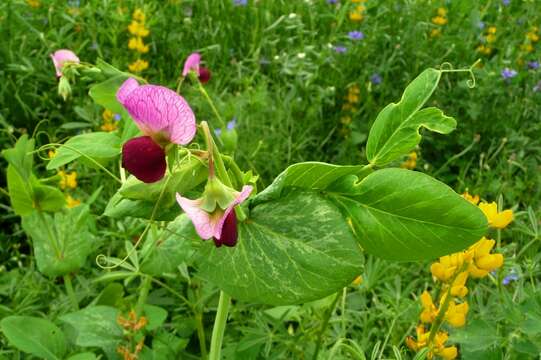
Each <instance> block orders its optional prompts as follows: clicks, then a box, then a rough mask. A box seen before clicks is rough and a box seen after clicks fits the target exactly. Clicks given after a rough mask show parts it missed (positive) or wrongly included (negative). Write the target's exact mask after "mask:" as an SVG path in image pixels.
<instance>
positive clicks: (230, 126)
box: [226, 116, 237, 130]
mask: <svg viewBox="0 0 541 360" xmlns="http://www.w3.org/2000/svg"><path fill="white" fill-rule="evenodd" d="M235 126H237V117H236V116H234V117H233V119H231V121H229V122H228V123H227V125H226V127H227V130H233V129H234V128H235Z"/></svg>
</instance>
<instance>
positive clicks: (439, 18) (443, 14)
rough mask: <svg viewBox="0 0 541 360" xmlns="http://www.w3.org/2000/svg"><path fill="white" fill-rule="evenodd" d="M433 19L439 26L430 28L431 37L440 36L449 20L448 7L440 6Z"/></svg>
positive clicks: (433, 22)
mask: <svg viewBox="0 0 541 360" xmlns="http://www.w3.org/2000/svg"><path fill="white" fill-rule="evenodd" d="M431 21H432V24H434V25H436V26H437V28H435V29H432V30H430V37H432V38H434V37H438V36H440V35H441V30H442V27H443V26H444V25H446V24H447V22H448V20H447V9H445V8H442V7H440V8H438V10H437V13H436V16H434V17H433V18H432V20H431Z"/></svg>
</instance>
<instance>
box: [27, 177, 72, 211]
mask: <svg viewBox="0 0 541 360" xmlns="http://www.w3.org/2000/svg"><path fill="white" fill-rule="evenodd" d="M32 193H33V198H34V207H35V208H36V209H38V210H40V211H50V212H55V211H59V210H61V209H63V208H64V206H65V205H66V198H65V197H64V194H63V193H62V191H60V190H59V189H58V188H55V187H53V186H49V185H42V184H40V183H39V181H38V180H37V179H32Z"/></svg>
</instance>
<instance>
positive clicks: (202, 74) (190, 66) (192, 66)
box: [182, 53, 211, 84]
mask: <svg viewBox="0 0 541 360" xmlns="http://www.w3.org/2000/svg"><path fill="white" fill-rule="evenodd" d="M192 70H193V71H195V73H196V74H197V76H198V78H199V81H201V83H202V84H206V83H207V82H208V81H209V80H210V76H211V75H210V70H209V69H208V68H206V67H204V66H201V54H199V53H191V54H190V55H189V56H188V57H187V58H186V61H185V62H184V69H183V70H182V76H184V77H185V76H187V75H188V74H189V73H190V71H192Z"/></svg>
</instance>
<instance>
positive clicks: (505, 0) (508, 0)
mask: <svg viewBox="0 0 541 360" xmlns="http://www.w3.org/2000/svg"><path fill="white" fill-rule="evenodd" d="M510 3H511V0H502V4H503V6H508V5H509V4H510Z"/></svg>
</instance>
